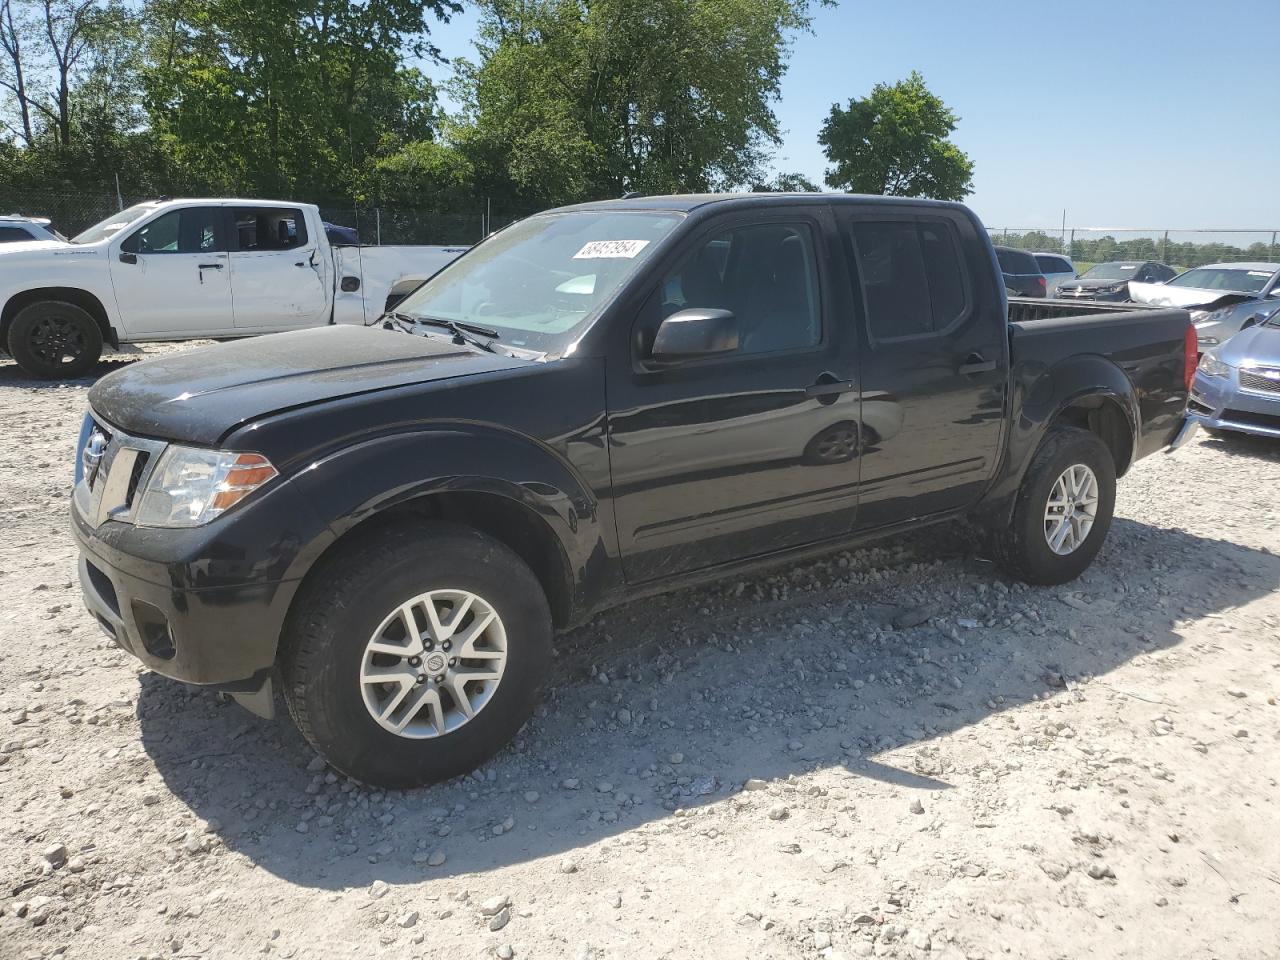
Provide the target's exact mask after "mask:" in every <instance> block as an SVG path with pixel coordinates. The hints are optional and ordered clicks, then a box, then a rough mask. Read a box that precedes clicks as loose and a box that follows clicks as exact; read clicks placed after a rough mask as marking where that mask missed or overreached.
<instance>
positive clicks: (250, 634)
mask: <svg viewBox="0 0 1280 960" xmlns="http://www.w3.org/2000/svg"><path fill="white" fill-rule="evenodd" d="M300 501H301V498H297V497H293V496H291V495H290V491H289V490H288V489H287V488H286V487H285V486H284V485H282V487H281V489H278V490H274V491H272V492H271V495H269V496H263V497H261V498H260V499H259V500H258V501H256V502H253V503H246V504H244V505H243V506H242V507H240V508H237V509H236V510H234V511H232V512H230V513H228V514H226V515H225V516H222V517H219V518H218V519H216V520H214V521H213V522H212V523H210V524H207V525H206V526H204V527H195V528H188V529H156V528H146V527H137V526H134V525H133V524H131V523H128V522H124V521H120V520H115V519H108V520H106V521H104V522H103V523H101V524H100V525H98V526H96V527H95V526H94V525H93V524H91V523H90V522H89V521H88V520H86V519H85V517H84V516H83V515H82V514H81V511H80V509H79V507H77V506H74V505H73V507H72V510H71V527H72V532H73V534H74V536H75V539H76V544H77V546H78V548H79V554H80V555H79V560H78V567H79V575H80V586H81V590H82V592H83V596H84V603H85V606H86V607H87V608H88V610H89V613H90V614H91V615H92V616H93V617H94V619H95V620H96V621H97V622H98V624H99V626H101V627H102V629H103V630H104V631H105V632H106V634H107V635H108V636H110V637H111V638H112V639H113V640H115V642H116V643H117V644H119V645H120V647H122V648H123V649H124V650H126V651H128V652H129V653H131V654H132V655H133V656H135V657H137V658H138V660H140V661H142V663H143V664H145V665H146V666H147V667H149V668H150V669H152V670H154V671H155V672H157V673H160V674H163V675H164V676H166V677H171V678H173V679H175V680H181V681H184V682H186V683H194V684H203V685H209V686H214V687H217V688H218V689H223V690H228V691H231V692H233V693H253V692H255V691H260V690H262V689H264V687H265V685H266V684H267V682H268V680H269V678H270V675H271V672H272V670H273V668H274V665H275V660H276V650H277V647H278V644H279V639H280V632H281V630H282V629H283V626H284V621H285V617H286V616H287V614H288V611H289V605H290V604H291V603H292V601H293V597H294V594H295V593H296V592H297V588H298V585H299V583H300V582H301V581H300V574H299V571H300V569H301V568H302V566H303V564H302V563H301V562H300V555H301V552H302V551H301V549H300V545H301V544H304V543H307V542H308V541H309V539H311V538H310V537H309V536H308V535H307V534H308V532H309V531H308V527H309V526H310V523H309V520H310V518H309V510H308V508H307V507H306V506H305V504H304V503H302V502H300Z"/></svg>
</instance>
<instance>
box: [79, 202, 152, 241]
mask: <svg viewBox="0 0 1280 960" xmlns="http://www.w3.org/2000/svg"><path fill="white" fill-rule="evenodd" d="M154 209H155V204H151V203H140V204H138V205H137V206H133V207H126V208H125V209H124V210H121V211H120V212H119V213H113V214H112V215H111V216H109V217H107V219H105V220H103V221H101V222H100V223H95V224H94V225H93V226H92V227H90V228H89V229H88V230H85V231H83V232H82V233H77V234H76V235H75V236H74V237H72V238H71V242H72V243H97V242H98V241H99V240H106V239H107V238H108V237H110V236H112V235H114V234H116V233H118V232H119V231H120V230H123V229H124V228H125V227H127V226H128V225H129V224H131V223H133V221H135V220H138V219H140V218H141V217H145V216H146V215H147V214H148V213H150V212H151V211H152V210H154Z"/></svg>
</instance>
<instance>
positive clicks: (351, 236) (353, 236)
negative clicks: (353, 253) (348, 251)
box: [322, 220, 360, 247]
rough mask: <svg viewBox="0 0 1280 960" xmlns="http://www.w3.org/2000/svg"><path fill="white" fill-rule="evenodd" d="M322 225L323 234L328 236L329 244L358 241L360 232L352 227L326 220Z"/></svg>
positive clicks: (336, 244)
mask: <svg viewBox="0 0 1280 960" xmlns="http://www.w3.org/2000/svg"><path fill="white" fill-rule="evenodd" d="M322 226H323V227H324V235H325V236H326V237H328V238H329V244H330V245H331V246H335V247H336V246H338V245H339V244H343V243H346V244H358V243H359V242H360V234H359V233H358V232H357V231H356V229H355V228H354V227H344V226H341V225H340V224H337V223H330V222H329V221H328V220H326V221H324V223H323V224H322Z"/></svg>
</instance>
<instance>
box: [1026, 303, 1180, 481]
mask: <svg viewBox="0 0 1280 960" xmlns="http://www.w3.org/2000/svg"><path fill="white" fill-rule="evenodd" d="M1190 326H1191V315H1190V314H1189V313H1188V312H1187V311H1186V310H1183V309H1181V308H1177V307H1150V306H1145V305H1142V304H1107V303H1096V304H1082V303H1078V302H1075V301H1072V302H1069V303H1068V302H1064V301H1061V300H1026V299H1021V298H1010V300H1009V341H1010V361H1011V368H1012V369H1011V379H1012V385H1013V387H1014V389H1015V391H1016V394H1017V395H1020V396H1021V397H1022V398H1023V399H1024V402H1025V403H1027V404H1029V405H1032V404H1034V403H1035V402H1036V397H1037V395H1038V394H1040V393H1041V392H1042V391H1044V389H1045V388H1046V387H1051V388H1053V389H1051V390H1050V391H1049V392H1052V393H1054V394H1055V395H1058V396H1061V390H1062V387H1063V386H1064V385H1065V384H1066V383H1068V382H1074V381H1075V379H1076V378H1077V376H1079V377H1080V378H1082V379H1080V382H1079V387H1080V389H1081V390H1088V391H1091V392H1093V393H1095V394H1100V395H1105V394H1106V393H1107V392H1111V393H1112V394H1113V395H1117V394H1120V393H1121V391H1119V390H1115V389H1114V385H1112V386H1113V389H1112V390H1111V391H1108V390H1107V389H1106V388H1107V387H1108V383H1107V377H1108V373H1107V371H1108V370H1114V371H1118V373H1119V374H1122V375H1123V376H1124V377H1125V378H1127V379H1128V381H1129V383H1130V384H1132V394H1131V395H1132V396H1134V397H1136V398H1137V409H1134V410H1132V411H1131V418H1132V420H1133V421H1134V422H1133V423H1132V426H1133V427H1134V428H1136V432H1137V437H1136V444H1135V448H1136V449H1135V451H1134V456H1135V458H1137V457H1143V456H1146V455H1147V454H1149V453H1151V452H1153V451H1155V450H1159V449H1160V448H1161V447H1164V446H1166V445H1167V444H1168V443H1169V442H1170V440H1171V439H1172V438H1173V436H1174V435H1175V434H1176V433H1177V431H1178V429H1179V427H1181V425H1182V421H1183V419H1184V415H1185V413H1186V402H1187V383H1186V369H1187V368H1186V363H1187V360H1186V350H1187V344H1186V334H1187V329H1188V328H1189V327H1190ZM1091 357H1092V358H1097V357H1101V358H1103V359H1105V360H1108V361H1110V363H1109V364H1097V363H1096V362H1094V363H1091V364H1087V365H1086V363H1085V362H1084V361H1085V360H1086V359H1087V358H1091ZM1064 358H1066V359H1065V361H1064ZM1124 392H1125V393H1127V392H1128V391H1124Z"/></svg>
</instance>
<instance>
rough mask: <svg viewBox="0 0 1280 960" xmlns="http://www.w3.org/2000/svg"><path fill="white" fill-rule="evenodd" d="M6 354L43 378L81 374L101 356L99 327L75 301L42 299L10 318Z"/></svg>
mask: <svg viewBox="0 0 1280 960" xmlns="http://www.w3.org/2000/svg"><path fill="white" fill-rule="evenodd" d="M9 353H10V355H11V356H12V357H13V359H14V360H16V361H17V362H18V366H20V367H21V368H22V369H23V370H25V371H26V372H27V373H29V374H31V375H32V376H35V377H40V378H41V379H43V380H54V379H58V378H61V377H80V376H83V375H84V374H86V373H88V372H89V370H90V369H92V367H93V365H94V364H95V363H97V362H98V359H99V358H100V357H101V356H102V330H101V328H100V327H99V326H98V321H96V320H94V319H93V317H92V316H90V315H89V312H88V311H87V310H84V309H83V308H81V307H77V306H76V305H75V304H74V303H67V302H66V301H63V300H42V301H40V302H38V303H33V304H30V305H29V306H26V307H23V308H22V309H21V310H20V311H18V315H17V316H16V317H14V318H13V324H12V325H11V326H10V327H9Z"/></svg>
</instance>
